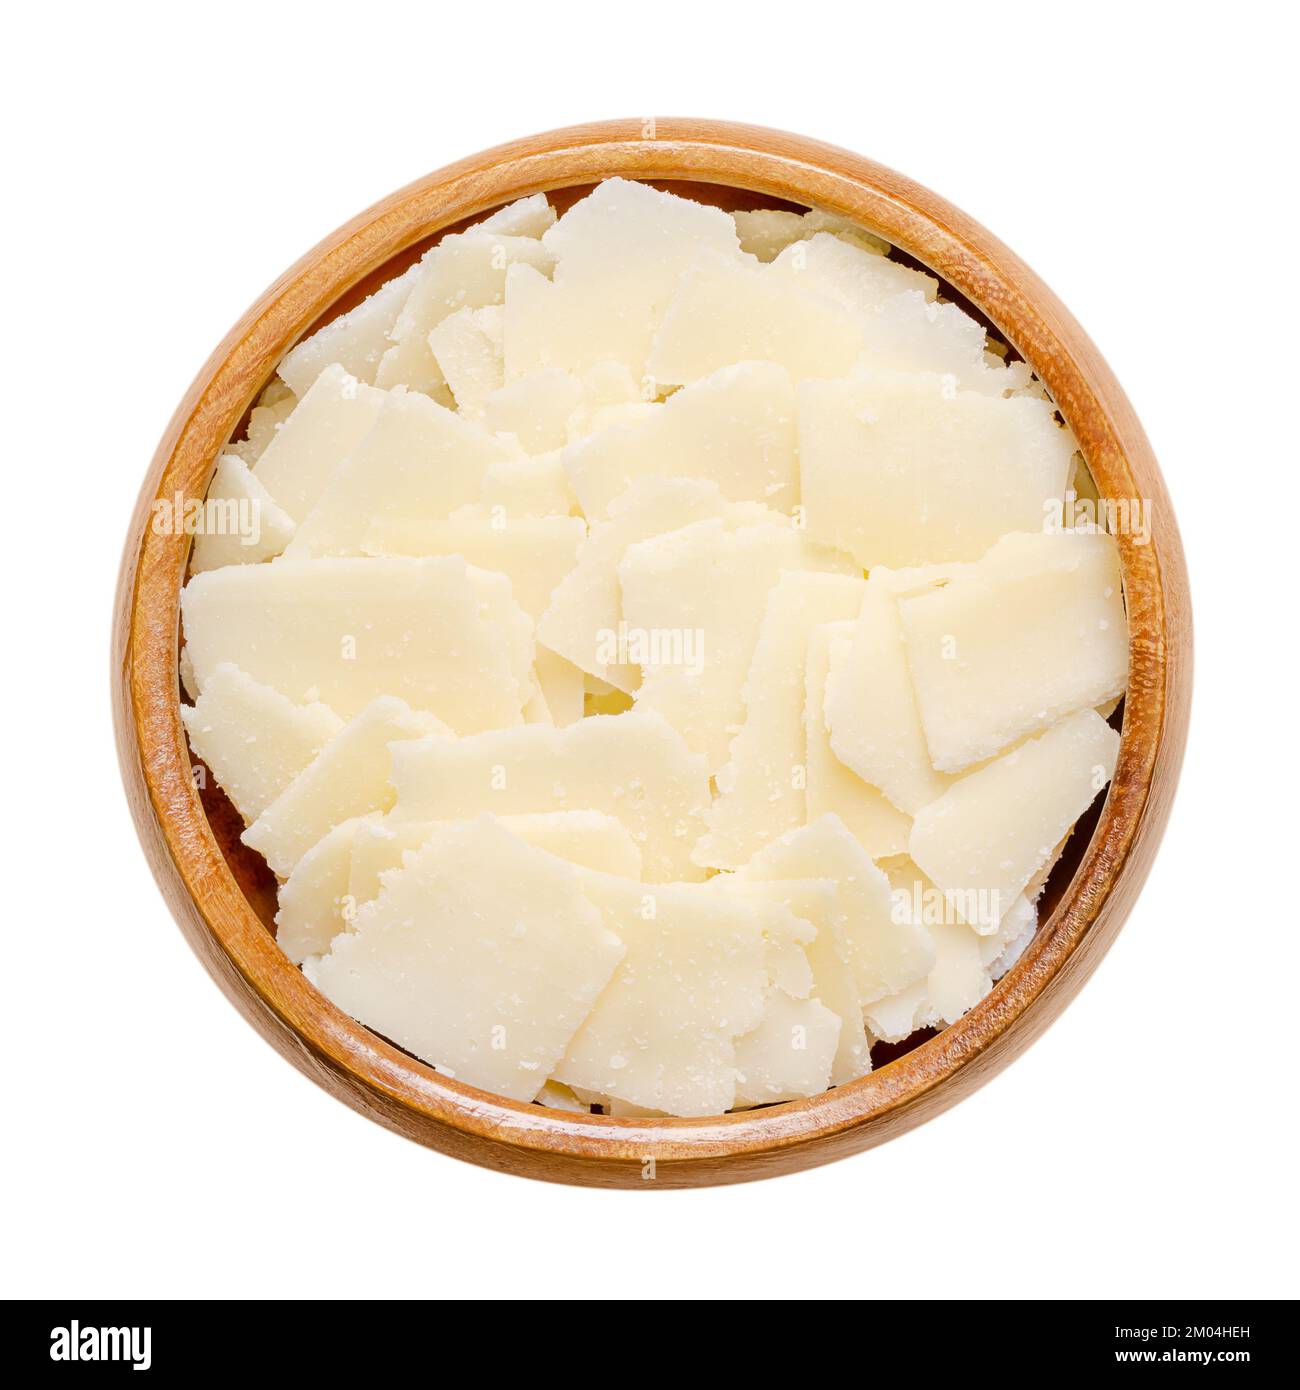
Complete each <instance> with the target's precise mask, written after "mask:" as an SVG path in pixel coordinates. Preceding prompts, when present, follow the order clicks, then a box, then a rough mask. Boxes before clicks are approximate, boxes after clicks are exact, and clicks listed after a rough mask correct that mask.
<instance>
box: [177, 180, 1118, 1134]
mask: <svg viewBox="0 0 1300 1390" xmlns="http://www.w3.org/2000/svg"><path fill="white" fill-rule="evenodd" d="M888 252H889V248H888V247H887V246H886V245H885V244H884V243H883V242H880V241H879V240H878V239H876V238H874V237H872V236H870V235H868V234H866V233H865V232H863V231H861V230H858V229H856V228H854V227H852V226H850V225H849V224H847V223H845V222H843V221H841V220H839V219H837V218H834V217H831V216H829V215H827V214H823V213H819V212H815V211H814V212H809V213H807V214H803V215H801V214H796V213H793V212H778V211H755V212H738V213H735V214H728V213H725V212H722V211H720V210H719V209H717V208H715V207H711V206H705V205H702V204H699V203H696V202H694V201H691V200H689V199H685V198H682V197H677V196H674V195H671V194H668V193H664V192H659V191H657V190H655V189H653V188H650V187H648V186H646V185H641V184H637V183H632V182H627V181H624V180H620V179H611V180H609V181H607V182H605V183H603V184H601V185H600V186H599V187H598V188H597V189H596V190H595V191H594V192H592V193H591V194H590V195H588V196H587V197H585V198H583V199H582V200H581V201H580V202H577V203H576V204H575V205H574V206H573V207H572V208H571V209H570V210H569V211H568V212H567V213H565V215H564V216H562V217H560V218H559V219H558V220H557V219H556V216H555V213H554V210H553V209H552V207H551V206H550V205H549V204H548V202H547V200H546V199H545V198H544V197H543V196H542V195H537V196H534V197H531V198H525V199H524V200H522V201H521V202H517V203H515V204H513V205H511V206H509V207H506V208H504V209H502V210H501V211H499V212H497V213H495V214H493V215H492V216H490V217H488V218H487V219H486V220H484V221H481V222H479V223H477V224H476V225H474V226H472V227H470V229H469V230H467V231H465V232H463V233H460V234H457V235H452V236H447V237H444V238H443V239H442V240H441V242H440V243H439V244H438V245H437V246H435V247H434V248H433V249H432V250H430V251H429V252H428V253H427V254H426V255H425V256H424V257H423V259H422V260H420V261H419V262H418V264H416V265H414V266H412V267H411V269H409V270H408V271H407V272H406V273H405V274H403V275H400V276H398V277H397V278H395V279H393V280H391V281H389V282H388V283H387V284H385V285H384V286H383V287H382V288H381V289H380V290H379V291H378V292H377V293H375V294H374V295H372V296H371V297H370V298H369V299H367V300H365V301H364V302H363V303H362V304H360V305H359V306H358V307H357V308H355V309H354V310H352V311H351V312H350V313H348V314H345V315H343V316H342V317H339V318H337V319H335V320H334V321H333V322H331V323H330V324H329V325H328V326H327V327H325V328H324V329H322V330H320V331H319V332H317V333H316V334H314V335H313V336H312V337H310V338H308V339H306V340H305V341H303V342H302V343H300V344H299V345H298V346H297V347H295V348H294V349H293V350H292V351H291V352H290V353H289V354H288V356H287V357H286V358H285V359H284V361H283V363H282V364H281V366H280V370H279V376H278V378H277V380H276V382H275V383H273V385H272V386H271V387H269V388H268V389H267V391H266V392H264V394H263V396H262V398H261V401H260V403H259V404H258V405H257V406H256V408H255V409H254V410H253V412H252V416H251V420H250V422H249V426H248V430H247V435H246V438H245V439H244V440H243V441H242V442H240V443H236V444H232V445H231V446H230V447H229V449H228V451H227V452H226V453H225V454H224V455H223V457H222V458H221V459H220V460H219V461H218V464H217V467H216V472H215V475H214V478H213V482H212V487H211V490H210V492H209V502H210V503H211V502H213V501H217V502H221V503H224V504H226V505H227V507H228V508H229V509H230V510H229V514H231V515H235V514H237V515H239V516H241V517H245V518H252V519H253V524H251V525H249V526H245V527H244V528H243V529H242V530H241V531H239V532H237V533H231V532H230V531H229V530H227V531H225V532H224V533H223V532H222V531H221V530H220V529H219V528H211V529H209V530H208V531H207V532H206V533H205V534H201V535H199V536H198V537H197V538H196V541H195V546H194V552H193V562H192V577H191V578H190V580H189V582H188V584H187V586H186V588H185V591H184V593H183V595H182V619H183V633H184V641H185V645H184V648H183V650H182V663H181V664H182V676H183V680H184V685H185V689H186V691H187V693H188V695H189V696H190V697H191V698H192V700H193V703H192V704H191V705H185V706H183V707H182V715H183V718H184V722H185V726H186V728H187V730H188V732H189V736H190V741H191V745H192V748H193V750H194V753H195V754H196V755H197V757H199V758H201V759H202V760H203V761H204V762H205V763H206V764H207V766H208V767H209V768H210V769H211V771H212V774H213V776H214V777H215V778H216V780H217V782H218V783H219V784H220V786H221V787H222V788H223V789H224V791H225V793H226V794H227V796H228V797H229V799H230V800H231V802H232V803H233V804H234V806H235V807H236V809H237V810H238V811H239V813H240V814H241V816H242V817H243V818H244V820H245V822H246V823H247V830H246V831H245V834H244V837H243V838H244V841H245V843H246V844H247V845H249V846H250V847H251V848H252V849H254V850H256V851H258V852H259V853H260V854H262V855H263V856H264V857H265V859H266V862H267V863H268V864H269V865H270V867H271V869H272V870H273V871H274V872H275V874H276V875H277V877H278V879H279V880H280V890H279V912H278V915H277V919H276V921H277V934H278V940H279V943H280V945H281V946H282V948H283V949H284V951H285V952H286V953H287V954H288V956H289V958H290V959H291V960H293V961H294V962H296V963H301V965H302V967H303V970H304V972H305V973H306V974H307V975H308V977H309V978H310V979H311V981H312V982H313V983H314V984H315V985H316V987H317V988H319V989H320V990H321V991H322V992H323V993H324V994H326V995H327V996H328V997H329V998H330V999H331V1000H333V1001H334V1003H335V1004H337V1005H338V1006H339V1007H340V1008H341V1009H343V1010H344V1011H346V1012H347V1013H348V1014H350V1015H352V1016H353V1017H355V1018H357V1019H359V1020H360V1021H362V1022H363V1023H365V1024H366V1025H368V1026H369V1027H371V1028H373V1029H374V1030H375V1031H377V1032H378V1033H381V1034H383V1035H384V1036H385V1037H387V1038H389V1039H391V1040H392V1041H394V1042H396V1043H397V1044H398V1045H400V1046H401V1047H403V1048H405V1049H407V1050H408V1051H410V1052H411V1053H413V1054H414V1055H415V1056H417V1057H419V1058H422V1059H424V1060H425V1061H427V1062H429V1063H431V1064H432V1065H433V1066H435V1067H436V1068H437V1069H438V1070H439V1071H440V1072H442V1073H444V1074H446V1075H449V1076H454V1077H456V1078H458V1079H460V1080H461V1081H464V1082H467V1083H469V1084H471V1085H473V1086H477V1087H480V1088H482V1089H484V1090H487V1091H491V1092H495V1093H497V1094H499V1095H502V1096H507V1097H510V1098H513V1099H515V1100H519V1101H532V1100H539V1101H541V1103H543V1104H546V1105H552V1106H556V1107H559V1108H562V1109H573V1110H581V1111H586V1110H588V1109H589V1108H592V1107H599V1108H600V1109H601V1110H602V1111H604V1112H605V1113H610V1114H614V1115H658V1114H667V1115H682V1116H701V1115H711V1114H719V1113H722V1112H724V1111H727V1110H730V1109H734V1108H739V1107H746V1106H753V1105H759V1104H765V1103H770V1102H778V1101H785V1100H791V1099H794V1098H797V1097H802V1096H808V1095H813V1094H816V1093H818V1092H820V1091H823V1090H825V1089H826V1088H827V1087H830V1086H835V1085H839V1084H841V1083H844V1082H847V1081H851V1080H853V1079H854V1078H856V1077H860V1076H862V1075H863V1074H864V1073H866V1072H867V1071H869V1069H870V1067H871V1046H872V1044H873V1042H875V1041H877V1040H885V1041H898V1040H900V1039H903V1038H905V1037H907V1036H908V1035H909V1034H911V1033H912V1032H914V1031H915V1030H916V1029H918V1028H923V1027H927V1026H943V1025H945V1024H947V1023H950V1022H952V1021H954V1020H955V1019H956V1018H958V1017H959V1016H960V1015H961V1014H962V1013H964V1012H965V1011H966V1010H968V1009H969V1008H971V1007H972V1006H973V1005H975V1004H976V1003H977V1002H978V1001H979V1000H980V999H982V998H983V997H984V996H985V995H986V994H987V993H988V992H989V991H990V989H991V988H992V987H993V982H994V981H995V980H997V979H998V978H1000V976H1001V975H1002V974H1004V973H1005V972H1006V971H1007V970H1008V969H1010V967H1011V965H1012V964H1014V962H1015V960H1016V959H1017V958H1018V956H1019V954H1020V953H1021V951H1023V949H1024V948H1025V945H1026V944H1027V942H1028V941H1029V939H1030V937H1031V936H1032V934H1033V931H1034V928H1035V925H1036V910H1035V901H1036V898H1037V896H1038V894H1039V892H1040V891H1041V888H1042V885H1043V882H1044V880H1045V878H1046V876H1047V873H1048V872H1049V870H1050V868H1051V866H1052V864H1053V863H1054V861H1055V857H1056V855H1057V854H1058V853H1059V850H1060V846H1061V844H1062V843H1063V841H1064V839H1065V837H1066V836H1068V834H1069V832H1070V828H1071V826H1072V825H1073V824H1074V822H1075V821H1076V820H1077V819H1078V818H1079V816H1080V815H1081V814H1082V813H1083V812H1084V811H1085V810H1086V809H1087V807H1088V806H1089V804H1090V803H1091V802H1092V801H1093V799H1094V798H1095V797H1096V796H1097V794H1098V793H1099V792H1100V791H1101V790H1102V789H1103V788H1104V787H1105V785H1106V783H1107V781H1108V780H1109V778H1110V776H1111V773H1112V771H1113V768H1114V761H1115V756H1116V749H1117V744H1118V736H1117V735H1116V734H1115V732H1114V731H1113V730H1112V729H1111V728H1110V727H1109V725H1108V724H1107V723H1106V720H1105V717H1104V716H1105V715H1106V714H1108V713H1109V712H1110V709H1111V708H1113V705H1114V701H1115V700H1116V698H1117V697H1118V696H1120V695H1121V694H1122V692H1123V689H1124V685H1125V681H1126V677H1127V669H1128V639H1127V629H1126V622H1125V615H1124V607H1123V600H1122V595H1121V586H1120V573H1119V566H1118V560H1117V554H1116V549H1115V544H1114V541H1113V539H1112V538H1111V537H1110V536H1108V535H1106V534H1104V533H1103V532H1095V531H1065V530H1063V529H1062V528H1061V527H1059V526H1055V527H1053V526H1051V525H1050V524H1048V523H1049V521H1050V518H1051V516H1052V515H1053V509H1054V508H1055V509H1056V514H1058V515H1059V510H1060V506H1061V503H1062V499H1063V498H1064V497H1065V495H1066V493H1067V489H1069V488H1071V487H1085V486H1087V478H1086V474H1084V473H1083V471H1082V469H1081V468H1080V466H1079V460H1078V458H1077V449H1076V445H1075V443H1074V441H1073V439H1072V438H1071V436H1070V434H1069V433H1068V431H1067V430H1066V429H1065V428H1064V427H1063V426H1062V424H1061V423H1060V421H1059V418H1058V417H1057V415H1056V413H1055V410H1054V407H1053V405H1052V403H1051V402H1050V400H1048V399H1047V397H1046V395H1045V393H1044V392H1043V390H1042V388H1041V386H1040V385H1039V383H1038V382H1037V381H1036V380H1035V379H1034V378H1033V377H1032V376H1031V374H1030V373H1029V371H1028V369H1027V368H1026V367H1025V366H1024V364H1023V363H1019V362H1015V361H1008V360H1007V355H1006V352H1005V349H1002V348H995V347H993V346H991V345H990V342H989V340H988V338H987V337H986V334H985V332H984V330H983V328H982V327H981V326H980V325H979V324H978V323H976V322H975V321H974V320H973V319H971V318H970V317H969V316H968V315H967V314H965V313H963V312H962V310H961V309H959V308H958V307H957V306H955V305H953V304H950V303H945V302H943V301H941V300H940V299H939V298H938V297H937V294H938V290H939V286H938V284H937V283H936V281H935V280H934V279H933V278H932V277H930V276H928V275H926V274H924V273H922V272H921V271H918V270H914V269H911V268H909V267H908V266H906V265H903V264H901V263H900V262H899V261H897V260H894V259H891V258H890V256H889V254H888Z"/></svg>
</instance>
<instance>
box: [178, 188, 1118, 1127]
mask: <svg viewBox="0 0 1300 1390" xmlns="http://www.w3.org/2000/svg"><path fill="white" fill-rule="evenodd" d="M645 181H646V182H649V183H651V184H653V185H654V186H655V187H657V188H660V189H664V190H666V191H668V192H674V193H678V194H680V195H682V196H685V197H690V198H693V199H695V200H696V201H699V202H705V203H711V204H713V205H714V206H716V207H719V208H722V209H724V210H725V211H728V212H732V211H738V210H742V209H754V208H773V209H787V210H792V211H797V212H802V211H806V210H807V205H806V204H801V203H796V202H790V201H788V200H786V199H782V198H776V197H770V196H766V195H764V194H761V193H755V192H752V191H750V190H747V189H743V188H738V187H734V186H731V185H728V184H722V183H711V182H703V181H696V180H681V179H649V180H645ZM593 187H595V185H594V184H592V183H584V184H573V185H568V186H565V187H562V188H558V189H552V190H548V192H547V197H548V199H549V201H550V202H551V204H552V205H553V206H554V207H555V208H556V210H557V212H561V213H562V212H564V211H565V210H566V209H567V208H568V207H570V206H571V205H572V204H573V203H575V202H576V201H578V199H580V198H582V197H584V196H585V195H586V194H587V193H589V192H590V191H591V189H592V188H593ZM492 210H493V209H491V208H489V209H486V210H485V211H484V212H483V213H481V214H478V215H477V216H475V217H474V218H471V219H465V220H463V221H461V222H456V223H453V224H451V225H449V226H447V227H443V228H441V229H439V230H438V231H437V232H435V233H433V234H431V235H429V236H426V237H423V238H421V239H420V240H418V241H416V242H413V243H412V244H411V245H410V246H408V247H406V248H405V249H403V250H402V251H400V252H398V253H397V254H396V255H394V256H392V257H390V258H389V259H388V260H387V261H386V262H384V264H382V265H381V266H379V267H377V268H376V269H375V270H373V271H371V272H370V274H368V275H367V276H365V277H364V278H363V279H362V280H361V281H359V282H358V283H357V284H356V285H354V286H352V288H350V289H349V290H348V291H347V292H346V293H344V294H342V295H340V296H339V298H338V299H337V300H336V301H335V302H334V303H333V304H332V305H331V306H330V307H329V308H328V309H326V310H325V311H324V312H323V313H322V314H320V315H319V316H318V317H317V319H316V320H315V321H314V322H313V323H312V324H311V325H310V327H309V328H307V329H306V330H305V331H304V333H303V334H302V337H304V338H305V337H308V336H310V335H311V334H312V333H314V332H316V331H317V330H318V329H320V328H323V327H324V326H325V325H326V324H327V323H329V322H330V321H331V320H332V319H334V318H336V317H338V316H339V315H340V314H344V313H346V312H347V311H348V310H349V309H351V308H353V307H354V306H355V305H357V304H359V303H360V302H361V301H362V300H363V299H365V298H366V297H367V296H368V295H370V294H372V293H373V292H374V291H375V290H376V289H378V288H379V286H380V285H381V284H383V283H384V282H385V281H387V280H389V279H391V278H393V277H394V276H396V275H399V274H401V272H402V271H404V270H405V269H406V268H407V267H408V266H410V265H412V264H413V263H414V262H415V261H417V260H419V258H420V257H421V256H422V255H423V254H424V253H425V252H426V251H427V250H428V249H429V248H430V247H431V246H434V245H436V244H437V242H438V241H440V240H441V239H442V237H444V236H447V235H450V234H452V233H454V232H458V231H461V230H463V229H464V228H465V227H466V226H468V225H470V223H471V222H474V221H478V220H480V218H481V217H482V216H486V215H487V213H488V212H490V211H492ZM867 230H876V229H874V228H870V227H868V228H867ZM891 255H892V258H893V259H896V260H899V261H902V262H903V263H905V264H908V265H911V266H914V267H923V263H922V262H921V261H920V260H919V259H918V258H916V257H914V256H912V255H910V254H909V253H908V252H906V251H905V250H903V249H902V248H898V247H895V249H894V251H893V252H892V253H891ZM923 268H925V269H926V270H927V272H928V273H929V274H932V275H933V274H935V272H934V271H933V269H931V268H930V267H928V266H926V267H923ZM938 278H939V283H940V289H939V296H940V298H941V299H943V300H946V301H948V302H951V303H954V304H957V305H959V306H960V307H961V308H962V309H963V310H964V311H965V312H966V313H968V314H970V315H971V316H972V317H973V318H975V319H976V320H977V321H978V322H980V323H981V324H982V325H983V327H984V328H985V330H986V331H987V332H988V333H989V334H990V336H991V337H992V338H993V339H994V340H996V341H998V342H1000V343H1003V344H1005V346H1006V348H1007V352H1008V355H1009V356H1010V357H1012V358H1018V357H1019V356H1020V353H1019V352H1018V351H1017V349H1016V346H1015V344H1014V343H1012V342H1009V341H1008V340H1007V338H1006V335H1005V334H1003V333H1002V332H1001V331H1000V330H999V329H998V328H997V327H996V326H995V325H994V324H993V322H992V321H991V320H990V319H989V317H988V316H987V315H986V314H985V313H984V312H983V310H982V309H980V308H979V306H977V305H976V304H974V303H973V302H972V301H971V300H970V299H968V298H967V297H966V296H965V295H963V294H961V293H960V292H959V291H958V290H956V289H955V288H954V287H953V286H952V285H951V284H949V283H948V282H947V281H946V280H944V279H943V277H942V276H940V277H938ZM254 403H255V397H254V398H253V399H250V400H249V401H248V402H247V403H246V405H245V410H244V414H243V416H242V417H241V419H240V421H239V423H238V425H237V426H236V428H235V430H234V431H233V432H232V434H231V438H232V439H238V438H239V437H241V435H242V434H243V431H244V428H245V427H246V425H247V421H248V414H249V411H251V409H252V406H253V404H254ZM212 462H213V464H214V465H215V456H214V458H213V460H212ZM1123 712H1124V702H1123V701H1121V702H1120V704H1119V706H1118V707H1117V708H1116V710H1115V712H1114V713H1113V714H1112V715H1111V718H1110V722H1111V724H1112V726H1113V727H1115V728H1116V729H1119V728H1120V726H1121V723H1122V720H1123ZM190 761H191V764H192V766H193V768H194V769H195V782H196V785H197V787H198V790H199V796H200V799H201V801H202V804H203V810H204V812H205V814H206V816H207V819H208V824H209V826H210V827H211V830H212V834H213V836H214V838H215V840H216V842H217V845H218V847H219V849H220V851H221V855H222V857H223V858H224V860H225V862H226V864H227V866H228V867H229V869H230V872H231V874H232V875H233V877H234V879H235V882H236V883H237V884H238V886H239V889H240V891H241V892H242V893H243V895H244V897H245V898H246V899H247V901H248V903H249V906H250V907H251V908H252V910H253V912H254V913H255V914H256V916H257V918H258V920H259V921H260V922H261V923H262V925H263V927H264V928H265V929H266V931H267V932H268V933H269V934H270V935H271V936H274V935H275V912H276V905H277V904H276V880H275V876H274V874H272V872H271V870H270V869H269V868H268V867H267V865H266V862H265V860H263V858H262V856H261V855H260V854H257V853H256V852H254V851H253V850H250V849H249V848H248V847H247V846H245V845H244V844H243V843H242V842H241V840H240V835H241V833H242V832H243V829H244V825H243V821H242V820H241V819H240V816H239V814H238V812H237V811H236V810H235V808H234V806H233V805H232V804H231V803H230V801H229V799H228V798H227V797H226V794H225V793H224V792H223V791H222V790H221V788H220V787H219V786H218V785H217V784H216V781H215V780H214V779H213V778H212V777H211V776H210V775H209V774H208V771H207V769H206V768H205V767H204V766H203V764H202V763H201V761H200V760H199V759H198V758H197V757H195V756H194V754H193V753H191V754H190ZM1103 804H1104V798H1099V799H1098V800H1097V802H1095V803H1094V805H1093V806H1092V807H1090V808H1089V810H1088V811H1087V812H1086V813H1085V814H1084V816H1083V817H1082V818H1081V819H1080V820H1079V822H1078V823H1077V825H1076V827H1075V829H1074V832H1073V833H1072V834H1071V836H1070V838H1069V840H1068V841H1067V842H1066V846H1065V849H1064V851H1063V852H1062V854H1061V857H1060V858H1059V860H1058V861H1057V863H1056V865H1055V867H1054V868H1053V870H1052V873H1051V875H1050V877H1049V878H1048V880H1047V884H1046V886H1045V888H1044V890H1043V895H1042V898H1041V899H1040V902H1039V926H1040V930H1041V928H1042V925H1043V924H1044V923H1046V922H1047V921H1048V920H1049V919H1050V917H1051V915H1052V914H1053V912H1055V910H1056V908H1057V906H1058V904H1059V903H1060V902H1061V901H1062V900H1063V899H1064V898H1065V897H1066V894H1067V892H1068V890H1069V887H1070V884H1071V882H1072V880H1073V878H1074V876H1075V873H1076V871H1077V869H1078V868H1079V865H1080V863H1081V862H1082V860H1083V858H1084V854H1085V852H1086V850H1087V848H1088V845H1089V842H1090V840H1091V838H1092V835H1093V832H1094V831H1095V829H1096V827H1097V824H1098V821H1099V819H1100V816H1101V809H1102V805H1103ZM999 988H1001V986H1000V985H999V986H995V993H996V991H997V989H999ZM358 1026H360V1025H358ZM935 1036H936V1030H935V1029H932V1028H926V1029H920V1030H918V1031H916V1032H914V1033H913V1034H911V1036H909V1037H908V1038H905V1039H904V1040H903V1041H902V1042H898V1043H883V1042H877V1043H876V1044H875V1045H874V1046H873V1048H872V1063H873V1066H874V1067H875V1068H876V1069H879V1068H881V1067H883V1066H885V1065H887V1064H888V1063H889V1062H892V1061H896V1060H897V1059H899V1058H901V1057H903V1056H905V1055H907V1054H908V1053H909V1052H912V1051H914V1050H915V1049H916V1048H918V1047H920V1046H921V1045H922V1044H923V1043H925V1042H926V1041H928V1040H929V1039H931V1038H933V1037H935ZM386 1041H387V1040H386ZM389 1045H390V1046H395V1044H391V1043H389ZM399 1050H400V1049H399ZM412 1061H413V1062H415V1063H416V1065H418V1066H423V1065H424V1064H423V1063H420V1062H418V1060H417V1059H415V1058H412ZM762 1108H766V1107H762ZM667 1123H672V1122H671V1121H668V1122H667Z"/></svg>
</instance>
